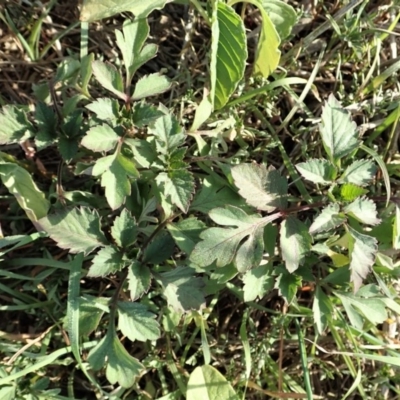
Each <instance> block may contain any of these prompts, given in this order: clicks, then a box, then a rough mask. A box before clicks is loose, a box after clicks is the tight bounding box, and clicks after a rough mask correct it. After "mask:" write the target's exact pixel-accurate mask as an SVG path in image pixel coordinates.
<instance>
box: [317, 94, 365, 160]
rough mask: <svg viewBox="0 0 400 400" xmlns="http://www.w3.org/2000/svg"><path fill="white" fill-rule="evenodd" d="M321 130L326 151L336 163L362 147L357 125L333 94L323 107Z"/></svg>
mask: <svg viewBox="0 0 400 400" xmlns="http://www.w3.org/2000/svg"><path fill="white" fill-rule="evenodd" d="M319 128H320V133H321V137H322V141H323V143H324V147H325V151H326V152H327V153H328V156H329V158H330V159H331V161H332V162H334V163H335V162H336V161H338V160H339V159H341V158H343V157H344V156H346V155H348V154H349V153H351V152H352V151H353V150H355V149H356V148H357V147H359V145H360V141H359V140H358V133H357V125H356V124H355V122H353V121H352V120H351V116H350V114H349V113H348V111H346V110H345V109H344V108H343V107H342V106H341V104H340V103H339V102H338V101H337V100H336V99H335V97H334V96H333V95H332V94H331V95H330V96H329V98H328V101H327V102H326V103H325V106H324V107H323V111H322V116H321V124H320V126H319Z"/></svg>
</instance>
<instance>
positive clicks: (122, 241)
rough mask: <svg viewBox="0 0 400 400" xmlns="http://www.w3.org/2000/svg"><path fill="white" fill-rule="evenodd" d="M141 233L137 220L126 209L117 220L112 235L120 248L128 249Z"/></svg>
mask: <svg viewBox="0 0 400 400" xmlns="http://www.w3.org/2000/svg"><path fill="white" fill-rule="evenodd" d="M138 232H139V226H138V225H137V223H136V221H135V218H134V217H132V215H131V214H130V212H129V211H128V210H127V209H126V208H124V209H123V210H122V212H121V214H120V215H119V216H118V217H117V218H115V220H114V224H113V226H112V228H111V235H112V237H113V238H114V240H115V243H117V245H118V246H119V247H123V248H126V247H128V246H130V245H132V244H133V243H135V242H136V238H137V235H138Z"/></svg>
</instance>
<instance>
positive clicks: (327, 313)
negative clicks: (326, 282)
mask: <svg viewBox="0 0 400 400" xmlns="http://www.w3.org/2000/svg"><path fill="white" fill-rule="evenodd" d="M332 313H333V307H332V302H331V300H330V299H329V297H328V296H327V295H326V294H325V293H324V292H323V291H322V289H321V288H320V286H317V287H316V289H315V296H314V302H313V316H314V323H315V326H316V327H317V332H318V333H319V334H320V335H322V334H323V332H324V330H325V328H326V325H327V323H328V320H329V318H330V317H331V315H332Z"/></svg>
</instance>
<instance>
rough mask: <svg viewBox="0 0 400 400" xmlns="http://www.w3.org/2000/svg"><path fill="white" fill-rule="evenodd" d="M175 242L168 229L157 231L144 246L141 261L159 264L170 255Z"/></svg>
mask: <svg viewBox="0 0 400 400" xmlns="http://www.w3.org/2000/svg"><path fill="white" fill-rule="evenodd" d="M174 249H175V242H174V240H173V239H172V237H171V235H170V234H169V232H168V231H165V230H164V231H162V232H161V233H159V234H158V235H157V236H156V237H155V238H154V239H153V240H152V241H151V242H150V244H149V245H148V246H147V247H146V249H145V250H144V253H143V260H142V262H143V263H151V264H161V263H162V262H163V261H165V260H166V259H168V258H169V257H171V256H172V254H173V252H174Z"/></svg>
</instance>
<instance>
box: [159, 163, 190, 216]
mask: <svg viewBox="0 0 400 400" xmlns="http://www.w3.org/2000/svg"><path fill="white" fill-rule="evenodd" d="M156 182H157V185H158V187H159V188H160V190H161V191H162V192H163V193H164V195H165V196H166V197H168V198H169V199H170V201H171V203H172V204H174V205H176V206H177V207H178V208H179V209H180V210H182V212H184V213H187V211H188V209H189V204H190V201H191V200H192V197H193V193H194V188H195V186H194V178H193V175H192V174H191V173H190V172H189V171H187V170H185V169H176V170H173V171H170V172H168V173H166V172H162V173H160V174H158V176H157V178H156Z"/></svg>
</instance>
